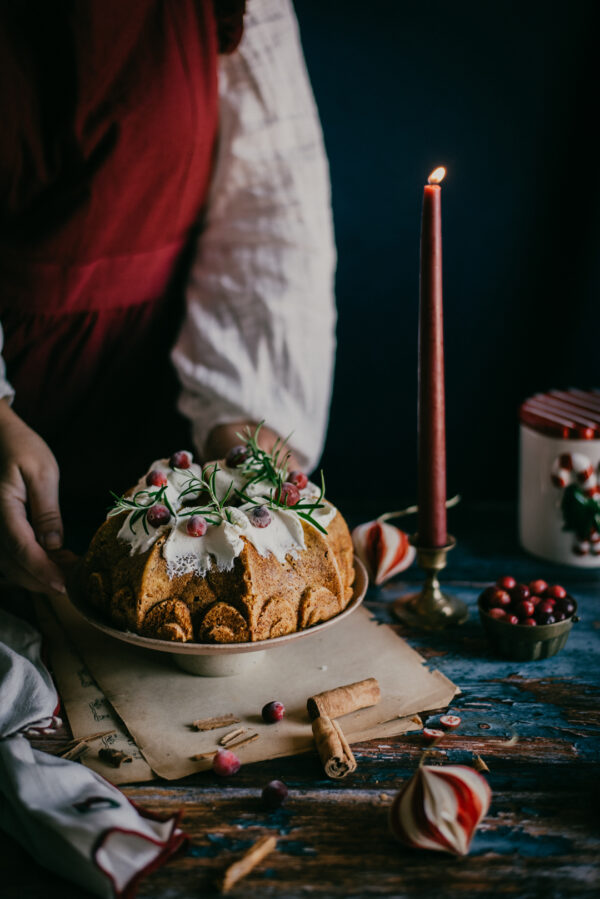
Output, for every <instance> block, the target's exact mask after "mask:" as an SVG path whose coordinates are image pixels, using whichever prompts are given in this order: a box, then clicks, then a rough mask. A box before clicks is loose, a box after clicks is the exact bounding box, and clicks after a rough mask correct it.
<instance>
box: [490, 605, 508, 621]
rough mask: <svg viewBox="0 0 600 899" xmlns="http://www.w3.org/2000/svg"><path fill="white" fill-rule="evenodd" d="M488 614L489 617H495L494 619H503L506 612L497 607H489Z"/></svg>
mask: <svg viewBox="0 0 600 899" xmlns="http://www.w3.org/2000/svg"><path fill="white" fill-rule="evenodd" d="M488 615H489V616H490V618H495V619H496V621H504V619H505V618H506V612H505V611H504V609H499V608H493V609H490V610H489V612H488Z"/></svg>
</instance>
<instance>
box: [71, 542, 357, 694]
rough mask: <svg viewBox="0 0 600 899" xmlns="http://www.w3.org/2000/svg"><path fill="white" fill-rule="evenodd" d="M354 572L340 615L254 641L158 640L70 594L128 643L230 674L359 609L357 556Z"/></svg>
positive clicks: (204, 672) (196, 669)
mask: <svg viewBox="0 0 600 899" xmlns="http://www.w3.org/2000/svg"><path fill="white" fill-rule="evenodd" d="M354 574H355V577H354V588H353V589H354V592H353V595H352V599H351V600H350V602H349V603H348V605H347V606H346V608H345V609H344V610H343V611H342V612H340V613H339V615H335V616H334V617H333V618H330V619H329V620H328V621H322V622H320V623H319V624H314V625H313V626H312V627H308V628H305V629H304V630H300V631H295V632H294V633H293V634H285V635H284V636H283V637H273V638H272V639H270V640H257V641H256V642H254V643H171V642H170V641H168V640H157V639H156V638H155V637H143V636H141V634H136V633H134V632H133V631H123V630H119V628H116V627H114V626H113V625H111V624H107V623H106V622H105V620H104V619H103V617H102V614H101V613H100V612H98V611H97V610H96V609H94V608H93V607H92V606H90V605H89V604H88V603H87V602H85V600H84V599H83V598H82V597H81V596H80V595H79V593H78V591H77V590H72V591H71V592H70V593H69V598H70V600H71V602H72V603H73V605H74V606H75V608H76V609H77V611H78V612H79V613H80V614H81V615H82V616H83V617H84V618H85V620H86V621H87V622H88V624H91V625H92V627H94V628H96V629H97V630H99V631H102V633H103V634H107V635H108V636H109V637H114V638H115V639H116V640H121V641H122V642H124V643H131V644H132V645H133V646H140V647H142V648H143V649H150V650H154V651H155V652H166V653H169V655H170V656H171V658H172V659H173V661H174V662H175V664H176V665H178V666H179V667H180V668H182V669H183V670H184V671H187V672H188V674H195V675H198V676H201V677H230V676H231V675H235V674H244V673H245V672H247V671H250V670H251V669H252V668H254V667H256V665H259V664H260V663H261V661H262V660H263V659H264V657H265V653H266V652H267V651H268V650H269V649H274V648H275V647H277V646H283V645H284V644H285V643H291V642H292V641H293V640H301V639H304V638H307V637H310V636H311V635H312V634H317V633H320V632H321V631H323V630H325V628H328V627H333V625H335V624H337V623H338V622H339V621H342V620H343V619H344V618H347V617H348V616H349V615H351V614H352V612H354V611H356V609H357V608H358V607H359V606H360V604H361V603H362V601H363V599H364V597H365V593H366V592H367V586H368V577H367V572H366V570H365V567H364V565H363V564H362V562H361V561H360V559H357V558H356V556H355V557H354Z"/></svg>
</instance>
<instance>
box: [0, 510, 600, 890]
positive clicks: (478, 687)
mask: <svg viewBox="0 0 600 899" xmlns="http://www.w3.org/2000/svg"><path fill="white" fill-rule="evenodd" d="M355 520H356V521H358V520H360V518H359V517H358V516H357V517H356V519H355ZM363 520H364V519H363ZM407 524H408V523H407ZM450 528H451V530H452V532H453V533H454V534H455V535H456V536H457V538H458V546H457V548H456V550H455V551H454V553H453V554H451V556H450V558H449V565H448V568H447V569H446V572H445V574H444V576H443V583H444V586H445V588H446V589H447V590H448V591H451V592H454V593H456V595H458V596H459V597H460V598H462V599H463V600H465V601H466V602H467V603H468V605H469V609H470V616H469V619H468V621H467V623H466V624H465V625H463V626H462V627H460V628H457V629H455V630H448V631H443V632H439V633H431V632H421V633H419V632H414V631H409V630H408V629H407V628H406V627H405V626H403V625H401V624H399V623H398V622H396V621H395V619H394V617H393V614H392V610H391V603H392V601H393V600H394V599H395V598H397V597H398V596H399V595H401V594H402V593H404V592H405V591H406V590H414V587H415V582H418V581H419V580H420V579H421V577H422V575H421V573H420V572H419V570H418V569H416V568H411V569H410V570H409V571H408V572H405V573H404V574H403V575H402V576H401V578H399V579H396V580H394V581H392V582H390V583H388V584H387V585H385V586H384V587H383V588H381V589H374V590H371V591H370V592H369V594H368V598H367V604H368V607H369V608H370V609H371V611H372V612H373V615H374V616H375V617H376V618H377V620H378V621H381V622H382V623H385V624H390V625H391V626H392V627H394V628H395V629H396V630H397V631H398V633H401V634H402V635H403V636H405V638H406V639H407V640H408V641H409V642H410V643H411V644H412V645H413V646H415V647H416V648H417V649H418V650H419V651H420V652H421V653H422V654H423V655H424V657H425V658H426V659H427V661H428V664H429V665H431V666H432V667H435V668H437V669H439V670H440V671H442V672H443V673H444V674H446V675H447V676H448V677H450V678H451V679H452V680H453V681H454V682H455V683H457V684H459V685H460V687H461V690H462V693H461V694H460V696H457V697H456V699H455V701H454V702H453V703H452V706H451V709H452V710H453V711H455V712H456V713H457V714H458V715H460V717H461V719H462V721H461V725H460V727H459V728H458V730H457V731H455V732H452V733H448V734H447V735H446V736H445V737H444V739H443V740H442V741H441V742H440V743H439V744H438V746H436V747H435V749H434V750H433V753H434V754H433V756H432V763H437V762H441V763H454V764H467V765H472V764H473V760H474V757H475V756H476V755H478V756H480V757H482V758H483V759H484V760H485V762H486V763H487V765H488V767H489V773H488V774H486V775H485V776H486V777H487V779H488V780H489V783H490V786H491V788H492V792H493V799H492V805H491V808H490V811H489V814H488V815H487V816H486V818H485V820H484V821H483V823H482V826H481V827H480V829H479V831H478V832H477V834H476V836H475V839H474V841H473V845H472V849H471V852H470V854H469V856H467V857H466V858H462V859H456V858H454V857H451V856H448V855H446V854H443V853H431V852H423V851H416V850H408V849H405V848H403V847H401V846H399V845H398V844H397V843H395V842H394V840H393V839H392V838H391V836H390V835H389V833H388V829H387V813H388V806H389V804H390V802H391V799H392V797H393V795H394V794H395V792H396V791H397V790H398V788H399V787H400V786H401V785H402V784H403V783H404V782H405V780H406V779H407V778H408V777H410V776H411V774H412V773H413V772H414V770H415V768H416V766H417V765H418V763H419V760H420V758H421V756H422V753H423V751H424V743H423V738H422V736H421V735H420V734H418V733H417V734H409V735H406V736H401V737H395V738H392V739H386V740H378V741H371V742H367V743H362V744H360V745H358V746H355V747H353V748H354V752H355V755H356V758H357V761H358V769H357V771H356V772H355V773H354V774H353V775H351V776H350V777H348V778H346V779H345V780H342V781H339V782H334V781H331V780H328V779H327V778H326V777H325V776H324V774H323V769H322V767H321V764H320V762H319V760H318V757H317V756H316V754H313V753H307V754H306V755H302V756H296V757H293V758H287V759H279V760H274V761H270V762H262V763H258V764H255V765H247V766H243V767H242V769H241V770H240V772H239V773H238V774H237V775H236V776H235V778H231V779H229V780H227V781H225V782H223V781H221V780H219V778H217V777H216V776H214V775H212V774H211V773H208V774H203V775H198V776H194V777H190V778H186V779H185V780H183V781H180V782H177V783H165V782H160V781H158V782H156V783H150V784H144V785H140V786H132V787H128V788H126V789H125V792H126V794H127V795H128V796H129V797H130V798H131V799H133V800H135V801H136V802H139V803H141V804H142V805H144V806H145V807H148V808H151V809H153V810H155V811H162V812H172V811H174V810H175V809H179V808H181V809H183V811H184V822H183V823H184V827H185V829H186V831H187V832H188V833H189V834H190V836H191V845H190V847H189V849H188V850H187V853H186V854H185V855H184V856H182V857H181V858H180V859H178V860H176V861H174V862H173V863H171V864H170V865H168V866H167V867H166V868H164V869H162V870H160V871H158V872H155V873H154V874H152V875H151V876H150V877H149V878H148V879H146V880H145V881H144V882H143V883H142V885H141V887H140V891H139V896H140V897H143V899H192V897H197V896H200V895H202V896H213V895H217V890H216V887H215V886H214V883H215V878H217V877H218V876H219V874H220V873H222V871H223V870H224V868H225V867H226V866H227V865H228V864H230V863H231V861H232V860H234V859H235V857H236V854H239V853H240V852H242V851H244V850H245V849H246V848H248V846H250V845H251V843H252V842H254V841H255V840H256V839H258V838H259V837H260V836H262V835H264V834H266V833H274V834H276V835H277V836H278V846H277V851H275V852H274V853H272V855H271V856H269V857H268V858H267V859H266V860H265V861H264V862H263V863H262V864H261V865H260V866H259V867H258V868H257V869H256V870H255V871H254V872H252V873H251V874H250V875H249V876H248V878H247V879H246V880H245V881H242V882H241V883H240V884H239V885H238V887H236V888H234V890H233V891H232V894H231V895H233V896H236V895H239V896H241V895H247V894H248V893H253V892H256V893H258V892H260V895H261V896H265V897H290V899H300V897H306V896H307V895H310V894H313V893H314V894H315V895H318V896H319V899H327V897H332V899H333V897H335V899H340V897H346V896H352V897H362V896H393V897H413V896H414V897H417V896H418V897H421V896H425V895H430V896H435V897H452V899H454V897H457V896H458V895H459V894H460V893H463V892H467V891H468V892H471V893H473V894H475V895H476V896H477V897H488V896H489V897H491V896H498V895H503V896H510V897H522V899H529V897H536V896H541V895H543V896H544V897H547V899H559V897H560V899H562V897H566V896H569V897H570V896H583V897H588V896H589V897H592V896H594V897H595V896H598V895H600V867H599V859H600V826H599V821H600V817H599V815H598V807H599V804H598V803H599V800H600V791H599V783H600V779H599V777H598V761H599V755H600V651H599V650H600V570H598V571H596V572H595V571H591V570H589V569H588V570H583V569H573V568H560V567H558V566H553V565H550V564H548V563H545V562H541V561H539V560H536V559H533V558H532V557H531V556H528V555H527V554H525V553H524V552H522V551H521V550H520V549H519V547H518V545H517V542H516V536H515V527H514V510H512V509H510V508H509V507H504V508H501V507H497V506H496V507H479V508H472V509H468V508H465V509H460V510H455V511H454V512H453V513H452V515H451V520H450ZM502 574H512V575H514V576H515V577H516V578H517V579H518V580H521V581H525V582H528V581H530V580H532V579H533V578H535V577H543V578H544V579H546V580H548V581H550V582H553V583H562V584H563V585H564V586H565V587H566V588H567V589H568V590H569V592H570V593H572V594H573V595H574V596H575V598H576V599H577V601H578V604H579V609H578V612H579V616H580V619H581V620H580V621H579V623H577V624H576V625H574V626H573V628H572V631H571V634H570V637H569V640H568V642H567V645H566V647H565V648H564V649H563V650H562V652H561V653H559V654H558V655H557V656H554V657H552V658H549V659H545V660H541V661H535V662H515V661H510V660H505V659H501V658H498V657H497V656H495V655H494V654H493V652H492V651H491V649H490V647H489V645H488V643H487V641H486V638H485V636H484V633H483V630H482V628H481V625H480V623H479V618H478V613H477V608H476V600H477V596H478V594H479V592H480V591H481V589H482V588H483V587H484V586H485V585H487V584H488V583H490V582H492V581H494V580H495V579H496V578H497V577H498V576H500V575H502ZM436 722H437V716H436V715H435V714H432V715H430V716H429V718H428V719H427V723H429V724H431V725H434V724H435V723H436ZM273 778H278V779H281V780H284V781H285V782H286V783H287V785H288V787H289V789H290V794H289V797H288V800H287V802H286V804H285V806H284V807H283V808H281V809H279V810H278V811H276V812H268V811H266V810H265V809H264V808H263V807H262V805H261V801H260V792H261V790H262V787H263V786H264V785H265V784H266V783H267V782H268V781H269V780H271V779H273ZM0 862H1V863H2V866H3V870H4V872H5V873H4V874H3V877H4V884H5V888H6V889H7V890H8V892H5V891H1V890H0V895H2V896H3V897H4V896H6V897H7V899H12V897H15V899H16V897H17V896H18V897H19V899H21V897H22V899H42V897H43V899H52V897H62V899H76V897H77V899H84V896H83V894H82V892H81V891H80V890H77V889H75V888H74V887H73V886H72V885H70V884H68V883H66V882H64V881H62V880H60V879H59V878H56V877H54V876H52V875H49V874H48V873H47V872H44V871H42V870H41V869H39V868H37V867H36V866H35V865H32V864H31V863H30V861H29V860H28V859H27V857H26V855H25V853H24V852H23V851H22V850H21V849H20V848H19V847H18V846H16V844H12V843H11V842H10V841H7V842H5V844H4V845H3V846H1V847H0Z"/></svg>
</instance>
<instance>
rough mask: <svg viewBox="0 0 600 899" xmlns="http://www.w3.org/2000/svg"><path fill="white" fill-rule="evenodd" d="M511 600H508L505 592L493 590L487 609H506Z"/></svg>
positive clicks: (508, 595)
mask: <svg viewBox="0 0 600 899" xmlns="http://www.w3.org/2000/svg"><path fill="white" fill-rule="evenodd" d="M511 602H512V600H511V598H510V594H509V593H507V592H506V590H498V589H495V590H494V593H493V595H492V596H490V599H489V608H490V609H507V608H508V607H509V606H510V604H511Z"/></svg>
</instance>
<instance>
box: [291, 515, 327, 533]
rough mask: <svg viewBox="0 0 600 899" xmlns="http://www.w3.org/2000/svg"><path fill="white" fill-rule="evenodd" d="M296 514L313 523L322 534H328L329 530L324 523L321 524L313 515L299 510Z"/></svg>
mask: <svg viewBox="0 0 600 899" xmlns="http://www.w3.org/2000/svg"><path fill="white" fill-rule="evenodd" d="M294 511H295V510H294ZM296 514H297V515H298V517H299V518H303V519H304V520H305V521H308V522H309V523H310V524H312V526H313V527H314V528H316V529H317V530H318V531H321V533H322V534H325V535H327V531H326V530H325V528H324V527H323V525H321V524H319V522H318V521H315V519H314V518H312V516H311V515H307V514H306V513H305V512H297V513H296Z"/></svg>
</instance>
